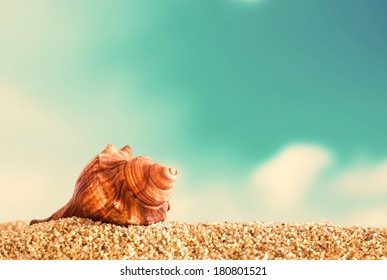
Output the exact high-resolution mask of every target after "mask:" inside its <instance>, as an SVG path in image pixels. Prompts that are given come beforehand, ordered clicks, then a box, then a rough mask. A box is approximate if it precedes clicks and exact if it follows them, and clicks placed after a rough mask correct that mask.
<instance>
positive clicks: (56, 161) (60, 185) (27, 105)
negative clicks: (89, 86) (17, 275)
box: [0, 82, 77, 222]
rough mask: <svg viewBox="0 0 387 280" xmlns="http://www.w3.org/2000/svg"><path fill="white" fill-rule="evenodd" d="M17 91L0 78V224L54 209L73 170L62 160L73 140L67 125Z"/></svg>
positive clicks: (67, 155)
mask: <svg viewBox="0 0 387 280" xmlns="http://www.w3.org/2000/svg"><path fill="white" fill-rule="evenodd" d="M21 92H22V91H20V90H17V89H15V88H14V87H10V86H5V85H4V83H1V82H0V112H1V118H0V130H1V131H2V137H1V138H0V154H1V159H0V169H1V172H0V193H1V195H0V213H1V216H0V222H1V221H6V220H14V219H28V218H32V217H33V216H34V215H37V216H39V215H41V214H44V212H45V211H44V209H50V208H51V207H58V206H59V205H60V204H61V203H63V202H64V201H61V199H62V198H63V195H64V194H67V197H70V192H72V189H71V188H70V189H69V191H68V192H69V193H67V190H66V188H65V186H67V185H69V184H70V186H72V185H73V183H72V182H71V183H70V181H71V180H73V179H72V178H73V177H75V176H76V173H75V172H77V171H76V170H74V171H73V169H72V168H71V166H67V165H66V164H65V162H66V158H68V157H70V156H69V154H71V153H70V151H71V148H73V144H74V142H75V141H76V135H74V133H73V130H72V129H71V127H70V126H68V125H67V123H66V122H65V121H64V120H63V119H62V118H61V117H60V116H58V114H56V113H55V112H54V111H52V110H51V109H50V108H49V107H46V106H43V105H41V104H39V103H37V102H35V100H34V99H32V98H30V97H28V96H27V95H25V94H22V93H21ZM74 168H75V167H74ZM73 172H74V173H73ZM58 178H61V179H60V180H58ZM66 178H69V180H68V181H66ZM55 191H56V193H57V196H50V192H51V193H55ZM46 214H48V213H46Z"/></svg>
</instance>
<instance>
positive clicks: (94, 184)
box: [30, 144, 178, 225]
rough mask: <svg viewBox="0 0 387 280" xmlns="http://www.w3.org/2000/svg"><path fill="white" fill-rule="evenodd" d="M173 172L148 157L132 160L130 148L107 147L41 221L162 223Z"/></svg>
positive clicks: (174, 174)
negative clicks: (64, 199)
mask: <svg viewBox="0 0 387 280" xmlns="http://www.w3.org/2000/svg"><path fill="white" fill-rule="evenodd" d="M177 176H178V171H177V169H176V168H172V167H168V166H164V165H162V164H159V163H155V162H154V161H153V160H152V159H150V158H149V157H143V156H139V157H135V158H134V157H133V155H132V151H131V149H130V147H129V146H125V147H123V148H122V149H121V150H117V149H116V148H115V147H114V146H113V145H111V144H109V145H107V147H106V148H105V149H104V150H103V151H102V152H101V153H100V154H98V155H97V156H96V157H95V158H94V159H93V160H92V161H91V162H90V163H89V164H88V165H87V166H86V167H85V168H84V170H83V171H82V172H81V174H80V175H79V177H78V180H77V182H76V184H75V190H74V194H73V196H72V198H71V200H70V201H69V202H68V203H67V204H66V205H65V206H64V207H62V208H61V209H59V210H58V211H56V212H55V213H54V214H52V215H51V216H50V217H49V218H47V219H43V220H32V221H31V222H30V225H32V224H35V223H40V222H46V221H50V220H57V219H60V218H66V217H72V216H77V217H81V218H90V219H93V220H96V221H102V222H108V223H114V224H118V225H149V224H153V223H156V222H161V221H164V220H165V219H166V217H167V211H168V210H169V209H170V206H169V199H170V197H171V195H172V190H173V187H174V185H175V181H176V178H177Z"/></svg>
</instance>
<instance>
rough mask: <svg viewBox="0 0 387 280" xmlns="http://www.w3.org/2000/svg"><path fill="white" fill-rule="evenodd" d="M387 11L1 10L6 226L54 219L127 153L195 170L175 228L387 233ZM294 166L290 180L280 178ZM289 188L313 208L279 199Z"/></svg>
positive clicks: (294, 4) (376, 4)
mask: <svg viewBox="0 0 387 280" xmlns="http://www.w3.org/2000/svg"><path fill="white" fill-rule="evenodd" d="M386 10H387V2H386V1H384V0H367V1H365V0H364V1H361V0H316V1H310V0H291V1H289V0H256V1H253V0H251V1H247V0H245V1H242V0H240V1H238V0H218V1H201V0H195V1H178V0H176V1H162V2H161V1H81V2H80V1H55V2H53V1H0V35H1V36H0V92H1V93H0V94H1V95H0V98H1V99H2V103H3V105H0V110H3V112H1V111H0V116H1V120H0V128H1V131H2V135H1V136H2V137H1V138H0V146H1V148H0V152H1V153H2V154H3V157H2V158H1V159H0V167H3V168H2V169H3V170H4V171H3V173H2V175H1V176H2V178H0V179H2V180H1V181H3V184H1V183H0V189H1V190H2V191H3V192H4V193H7V192H9V195H8V196H9V197H10V198H7V203H5V204H4V203H3V206H0V207H1V208H0V220H11V219H29V218H38V217H30V215H33V214H35V215H43V216H48V215H49V214H51V213H50V212H52V211H54V210H56V209H57V208H59V207H61V206H62V205H61V204H64V203H65V202H66V201H67V200H68V199H70V196H71V193H72V191H73V186H74V183H75V180H76V178H77V176H78V174H79V173H80V171H81V170H82V168H83V166H85V165H86V163H87V162H88V161H89V160H90V159H91V158H92V157H93V156H94V155H95V154H97V153H98V152H100V151H102V150H103V148H104V147H105V146H106V145H107V144H108V143H112V144H114V145H116V146H117V147H119V148H121V147H122V146H124V145H126V144H129V145H131V146H132V149H133V152H134V154H135V155H147V156H150V157H152V158H153V159H155V160H156V161H159V162H161V163H165V164H170V165H175V166H176V167H178V168H179V170H180V174H181V178H180V181H179V182H178V183H177V185H176V191H175V196H174V198H173V201H172V202H171V204H172V210H171V218H172V219H180V220H195V221H196V220H201V221H202V220H210V221H212V220H220V219H222V220H227V219H229V220H233V219H234V220H262V221H270V220H294V221H310V220H324V221H325V220H330V221H334V222H340V223H359V224H362V223H364V221H373V222H374V223H375V224H381V223H382V222H381V221H380V219H379V217H380V216H382V214H381V213H382V212H383V211H385V212H384V213H386V212H387V168H386V167H387V164H386V162H387V145H386V138H387V137H386V136H387V126H386V125H385V122H386V121H385V120H386V119H387V110H386V108H385V107H386V104H387V94H386V93H387V79H386V73H387V18H386V16H385V11H386ZM0 102H1V100H0ZM295 145H297V147H300V148H299V149H296V150H294V151H296V152H295V153H294V155H293V153H289V154H287V153H285V152H284V153H281V151H287V150H289V149H290V150H291V151H293V150H292V147H295ZM308 147H309V148H310V149H309V148H308ZM304 153H305V155H307V156H305V157H303V155H304ZM281 155H283V157H287V156H288V157H289V158H291V160H290V159H289V160H284V161H278V162H281V164H282V162H284V163H283V164H284V165H286V164H288V165H289V168H287V167H286V166H285V167H282V165H281V167H278V166H280V164H279V163H278V165H277V164H275V165H270V162H273V161H272V160H273V159H274V158H276V156H278V158H279V157H280V156H281ZM293 160H294V161H293ZM304 161H305V162H306V164H305V168H306V170H309V169H307V168H308V166H315V168H314V169H313V168H312V169H311V170H309V171H305V172H309V173H310V174H312V173H313V174H314V175H313V178H312V179H310V180H309V181H308V180H306V179H305V180H306V181H307V182H308V183H298V184H297V183H294V184H292V183H289V184H288V185H286V186H282V185H281V183H276V182H277V181H275V180H274V179H273V180H274V181H273V180H272V179H267V176H266V175H262V174H268V173H262V172H263V171H262V170H266V169H262V167H263V166H269V167H270V168H272V169H273V170H274V169H275V168H277V167H278V168H279V169H276V170H279V171H280V170H291V168H292V166H294V165H300V166H301V165H302V164H303V163H304ZM300 162H303V163H302V164H301V163H300ZM313 162H315V163H316V165H313ZM309 163H310V164H309ZM273 166H275V167H273ZM282 168H284V169H282ZM272 169H270V170H272ZM268 170H269V169H268ZM297 172H298V171H295V172H291V173H292V174H295V173H297ZM269 173H270V172H269ZM30 174H33V175H31V176H32V177H34V178H35V179H34V180H32V179H31V180H29V179H26V178H28V176H30ZM254 174H255V175H254ZM256 174H261V175H262V176H261V175H256ZM270 174H271V173H270ZM276 174H277V175H276V176H278V177H281V176H285V175H283V174H282V173H281V172H278V173H276ZM297 174H299V175H297V176H298V177H297V178H298V179H294V180H295V182H301V181H302V180H301V179H299V178H301V177H302V176H305V174H304V173H303V172H299V173H297ZM348 174H350V175H348ZM384 174H385V175H384ZM256 176H258V177H259V178H260V179H257V180H258V181H259V182H258V183H257V181H256V180H255V179H254V178H255V177H256ZM310 176H312V175H310ZM345 176H347V177H348V176H352V177H351V178H355V179H353V180H352V179H351V180H349V179H348V180H349V181H348V180H347V181H348V182H353V181H356V182H355V183H342V182H343V180H344V179H342V178H344V177H345ZM269 177H270V176H269ZM274 177H275V176H274ZM347 177H345V178H347ZM23 178H24V179H25V180H26V181H23ZM262 178H265V179H262ZM270 178H272V177H270ZM292 178H293V177H292ZM262 180H263V181H262ZM267 180H269V181H270V182H269V181H267ZM284 180H286V179H284ZM289 180H293V179H289ZM297 180H298V181H297ZM299 180H301V181H299ZM306 181H302V182H306ZM344 181H345V180H344ZM347 181H345V182H347ZM337 182H339V183H337ZM278 184H279V185H278ZM359 184H360V185H359ZM10 185H12V186H13V187H12V189H13V190H14V191H11V190H10V187H9V186H10ZM280 185H281V186H280ZM301 185H302V186H304V187H302V186H301ZM344 185H345V186H344ZM358 185H359V186H358ZM270 186H273V187H270ZM300 186H301V187H300ZM293 187H294V191H292V190H290V188H293ZM265 188H266V189H267V190H265ZM270 188H271V189H270ZM281 188H287V191H284V192H282V191H278V193H279V196H281V193H282V194H283V195H286V193H287V192H289V193H292V194H293V193H294V194H296V193H299V194H300V196H302V199H301V198H299V199H296V200H294V201H293V202H292V203H290V202H289V201H287V200H286V198H283V199H282V200H281V199H278V200H276V199H274V196H275V194H274V193H275V192H273V191H272V190H273V189H278V190H281ZM26 189H28V191H26ZM301 190H303V191H301ZM370 190H372V191H370ZM20 193H23V194H22V195H21V196H22V199H19V196H20V195H18V194H20ZM26 193H27V194H28V195H27V194H26ZM265 194H266V195H267V196H268V197H266V196H265ZM32 195H33V198H34V199H31V197H32ZM271 197H272V199H273V201H278V205H276V206H275V205H274V204H273V203H271V204H270V203H268V204H267V205H266V204H265V203H266V202H267V200H268V199H271ZM276 198H278V197H276ZM19 200H22V201H25V202H19ZM185 200H189V201H187V202H186V203H185V202H183V201H185ZM46 201H48V202H46ZM214 201H216V202H214ZM222 201H223V202H222ZM213 202H214V203H213ZM296 202H297V203H296ZM281 203H284V204H283V205H288V206H287V207H290V208H291V209H290V208H289V209H288V210H287V209H286V208H284V207H285V206H283V205H282V204H281ZM286 203H288V204H286ZM20 204H21V205H23V206H22V207H20ZM211 204H213V205H214V206H212V207H213V208H211V206H208V207H207V206H206V205H211ZM174 205H176V207H175V208H174ZM190 205H191V206H190ZM295 205H296V206H297V207H296V206H295ZM10 207H11V208H10ZM12 207H16V208H18V209H19V208H21V210H20V209H19V210H17V211H13V210H11V209H12ZM190 207H191V208H190ZM196 208H200V209H201V210H196ZM225 208H227V209H225ZM278 209H280V210H278ZM12 212H15V214H12ZM384 217H385V215H384ZM385 223H386V224H387V220H386V221H385Z"/></svg>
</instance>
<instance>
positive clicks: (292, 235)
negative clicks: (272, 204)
mask: <svg viewBox="0 0 387 280" xmlns="http://www.w3.org/2000/svg"><path fill="white" fill-rule="evenodd" d="M0 259H191V260H192V259H238V260H241V259H242V260H243V259H387V228H370V227H355V226H353V227H346V226H340V225H335V224H329V223H326V224H317V223H309V224H284V223H283V224H273V223H267V224H266V223H258V222H257V223H181V222H163V223H157V224H153V225H150V226H128V227H121V226H116V225H112V224H106V223H101V222H94V221H91V220H88V219H80V218H67V219H61V220H58V221H50V222H46V223H41V224H35V225H33V226H29V225H28V224H27V223H25V222H19V221H18V222H12V223H4V224H0Z"/></svg>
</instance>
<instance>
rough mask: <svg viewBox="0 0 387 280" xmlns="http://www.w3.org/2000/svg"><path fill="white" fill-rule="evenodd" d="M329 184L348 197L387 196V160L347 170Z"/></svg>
mask: <svg viewBox="0 0 387 280" xmlns="http://www.w3.org/2000/svg"><path fill="white" fill-rule="evenodd" d="M329 184H330V185H331V186H332V188H334V189H336V190H337V191H340V192H343V193H345V194H346V195H352V196H363V195H386V194H387V160H384V161H382V162H380V163H372V164H370V163H368V164H362V165H357V166H352V167H350V168H347V169H346V170H344V171H342V172H341V173H340V174H337V175H336V176H335V178H333V179H332V180H331V182H330V183H329Z"/></svg>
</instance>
